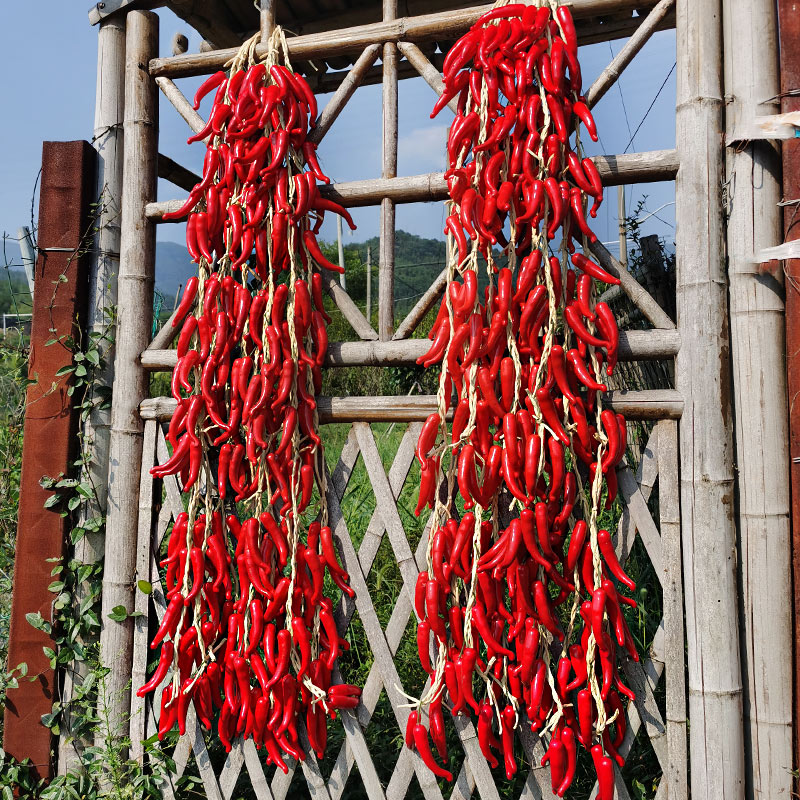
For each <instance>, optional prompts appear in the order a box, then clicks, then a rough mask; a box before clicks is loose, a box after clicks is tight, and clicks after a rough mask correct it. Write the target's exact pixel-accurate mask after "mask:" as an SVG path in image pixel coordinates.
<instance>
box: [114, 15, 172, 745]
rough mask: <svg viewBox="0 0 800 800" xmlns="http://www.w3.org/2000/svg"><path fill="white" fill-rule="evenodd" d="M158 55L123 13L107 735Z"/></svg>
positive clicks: (121, 626) (127, 583) (144, 26)
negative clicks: (153, 68) (152, 65)
mask: <svg viewBox="0 0 800 800" xmlns="http://www.w3.org/2000/svg"><path fill="white" fill-rule="evenodd" d="M157 53H158V16H157V15H156V14H154V13H153V12H150V11H131V12H130V13H129V14H128V17H127V32H126V58H125V122H124V132H125V156H124V167H123V179H122V226H121V227H122V230H121V244H120V267H119V280H118V287H119V313H118V317H117V338H116V350H117V353H116V360H115V364H114V394H113V402H112V409H111V440H110V444H109V472H108V517H107V522H106V542H105V570H104V574H103V611H102V626H103V627H102V632H101V635H100V650H101V657H102V660H103V663H104V664H105V665H106V666H108V667H109V669H110V672H109V674H108V677H107V678H106V687H105V701H106V706H107V711H108V712H109V714H110V719H111V725H112V730H113V731H114V733H118V734H124V733H125V732H126V728H127V725H126V713H127V711H128V709H129V708H130V688H129V682H130V676H131V657H132V649H133V639H132V634H133V625H132V622H133V620H131V619H125V620H123V621H122V622H114V621H113V620H111V619H109V616H108V615H109V613H110V612H111V610H112V609H113V608H115V607H116V606H122V607H124V608H125V609H127V610H128V611H132V610H133V596H134V594H133V593H134V575H135V569H136V532H137V510H138V499H139V473H140V470H141V460H142V430H143V429H142V420H141V418H140V416H139V403H141V401H142V400H144V399H145V397H146V396H147V375H146V373H145V372H144V370H143V369H142V366H141V362H140V358H139V356H140V354H141V352H142V351H143V350H144V349H145V348H146V347H147V345H148V344H149V341H150V326H151V323H152V312H153V277H154V272H155V243H156V236H155V226H154V225H153V223H152V222H150V221H149V220H148V219H147V218H146V217H145V213H144V208H145V204H146V203H147V202H148V201H150V200H152V199H153V198H154V197H155V191H156V162H157V137H158V97H157V89H156V84H155V82H154V81H153V80H152V79H151V78H150V75H149V73H148V71H147V65H148V62H149V61H150V59H151V58H153V57H154V56H155V55H156V54H157Z"/></svg>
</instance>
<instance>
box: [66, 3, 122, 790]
mask: <svg viewBox="0 0 800 800" xmlns="http://www.w3.org/2000/svg"><path fill="white" fill-rule="evenodd" d="M124 106H125V17H124V15H121V14H115V15H114V16H111V17H108V18H106V19H104V20H103V21H102V22H101V23H100V26H99V29H98V32H97V89H96V95H95V117H94V137H93V141H94V148H95V150H96V151H97V156H98V157H97V202H98V207H97V220H96V228H97V234H96V235H95V239H94V247H95V255H94V258H93V263H92V269H91V275H90V280H89V312H88V330H89V332H90V333H103V332H105V331H107V329H108V327H109V325H110V324H111V317H110V314H109V309H110V308H111V307H113V306H116V304H117V276H118V274H119V250H120V215H121V209H122V152H123V131H122V124H123V113H124ZM105 360H106V368H105V369H104V370H103V371H102V374H99V375H98V376H97V377H98V379H99V380H100V381H101V382H102V384H103V385H105V386H111V384H112V382H113V380H114V351H113V348H109V349H108V351H107V352H106V357H105ZM83 436H84V442H85V444H86V445H87V446H88V447H89V448H90V449H91V453H92V458H91V461H90V462H89V464H88V465H87V467H86V475H85V478H86V479H88V480H89V482H90V483H91V484H92V486H93V487H94V491H95V498H94V500H93V501H91V502H89V503H87V505H86V506H85V508H84V513H83V517H82V521H84V522H85V521H86V520H88V519H91V518H92V517H95V516H103V515H104V514H105V513H106V498H107V493H108V483H107V479H108V447H109V440H110V438H111V411H110V409H107V408H100V407H97V406H96V407H95V408H94V409H93V410H92V413H91V415H90V416H89V419H88V420H87V421H86V423H85V424H84V426H83ZM102 556H103V535H102V533H88V534H86V535H85V536H84V537H83V538H82V539H81V540H80V541H79V542H78V543H77V544H76V545H75V559H76V560H77V561H80V562H82V563H84V564H93V563H95V562H96V561H98V559H100V558H102ZM85 596H86V591H85V589H84V587H80V586H79V587H78V590H77V592H76V596H75V606H76V608H77V607H79V606H80V603H81V601H82V600H83V598H84V597H85ZM86 672H87V668H86V664H85V663H83V662H76V663H75V664H74V665H73V666H72V667H68V668H67V670H66V671H65V675H64V689H63V694H64V699H65V701H67V702H68V700H69V699H70V698H71V696H72V691H73V686H74V684H75V683H79V682H80V681H82V679H83V678H84V677H85V675H86ZM61 727H62V732H61V736H60V737H59V747H58V771H59V774H62V775H63V774H65V773H66V772H67V771H68V770H69V769H70V768H71V767H73V766H75V764H76V761H77V752H76V747H77V746H78V744H79V743H78V742H76V741H75V740H74V739H72V737H71V736H70V735H69V734H70V722H69V717H66V718H65V720H64V723H62V726H61ZM70 740H71V741H70Z"/></svg>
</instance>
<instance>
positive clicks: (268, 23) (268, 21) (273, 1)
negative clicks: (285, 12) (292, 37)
mask: <svg viewBox="0 0 800 800" xmlns="http://www.w3.org/2000/svg"><path fill="white" fill-rule="evenodd" d="M276 5H277V0H261V5H260V9H261V20H260V23H261V41H262V42H267V41H268V40H269V37H270V36H272V31H273V30H275V11H276V8H275V6H276Z"/></svg>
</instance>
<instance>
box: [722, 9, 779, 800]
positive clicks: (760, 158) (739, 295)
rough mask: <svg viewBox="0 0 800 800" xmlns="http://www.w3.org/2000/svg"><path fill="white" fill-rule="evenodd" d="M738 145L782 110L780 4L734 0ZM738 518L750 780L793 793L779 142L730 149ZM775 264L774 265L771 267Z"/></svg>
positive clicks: (772, 792) (729, 40)
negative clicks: (768, 254) (763, 257)
mask: <svg viewBox="0 0 800 800" xmlns="http://www.w3.org/2000/svg"><path fill="white" fill-rule="evenodd" d="M722 8H723V34H724V52H725V70H724V73H725V95H726V100H727V103H726V109H725V125H726V130H727V133H728V139H729V140H732V139H733V133H734V131H735V130H742V129H747V128H749V127H750V126H751V124H752V121H753V118H754V117H757V116H762V115H769V114H774V113H777V112H778V111H779V110H780V103H779V101H778V100H777V99H776V100H772V101H767V100H766V99H767V98H771V97H775V96H776V95H777V94H778V92H779V81H778V42H777V36H778V32H777V28H778V20H777V13H776V8H775V3H774V2H770V1H769V0H750V2H743V1H742V0H723V3H722ZM726 168H727V170H726V172H727V174H726V182H727V185H728V187H729V190H728V226H727V245H728V248H727V253H728V280H729V282H730V291H729V303H730V328H731V363H732V365H733V403H734V419H735V423H734V424H735V427H734V433H735V437H734V442H735V459H736V466H737V469H736V501H737V502H736V513H737V522H738V528H739V542H740V545H739V546H740V548H741V555H740V559H739V569H740V575H741V578H740V581H741V632H742V658H743V663H742V675H743V678H744V726H745V730H744V734H745V758H746V764H747V767H746V768H747V783H748V785H749V787H750V788H749V790H750V791H751V792H752V796H753V797H756V798H776V800H777V799H780V798H788V797H789V796H790V793H791V791H792V776H791V774H790V773H789V770H788V769H787V765H788V764H790V763H791V762H792V756H793V752H792V711H791V705H792V665H791V661H790V659H788V658H781V657H776V654H778V653H785V652H788V651H789V650H790V649H791V643H792V615H791V609H790V606H789V604H788V603H787V598H788V597H789V596H790V595H791V572H790V566H789V565H790V556H791V547H790V526H789V511H790V506H789V430H788V399H787V386H786V341H785V334H784V326H785V318H784V280H783V271H782V269H781V265H780V264H779V263H778V262H773V263H772V264H770V265H759V264H754V263H752V262H753V254H754V253H758V252H759V251H760V250H762V249H764V248H768V247H773V246H774V245H777V244H780V243H781V242H782V241H783V231H782V225H781V212H780V208H779V207H778V202H779V201H780V199H781V186H780V174H781V166H780V153H779V149H778V147H777V145H776V144H775V143H774V142H769V141H753V142H749V143H739V144H737V145H736V147H728V148H727V149H726ZM765 267H766V269H765Z"/></svg>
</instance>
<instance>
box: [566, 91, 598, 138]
mask: <svg viewBox="0 0 800 800" xmlns="http://www.w3.org/2000/svg"><path fill="white" fill-rule="evenodd" d="M572 110H573V112H574V113H575V115H576V116H577V117H578V118H579V119H580V120H581V122H582V123H583V124H584V127H585V128H586V132H587V133H588V134H589V136H590V137H591V140H592V141H593V142H596V141H598V136H597V126H596V125H595V122H594V117H593V116H592V112H591V111H589V106H587V105H586V103H585V100H584V98H581V99H580V100H578V101H577V102H576V103H573V105H572Z"/></svg>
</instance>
